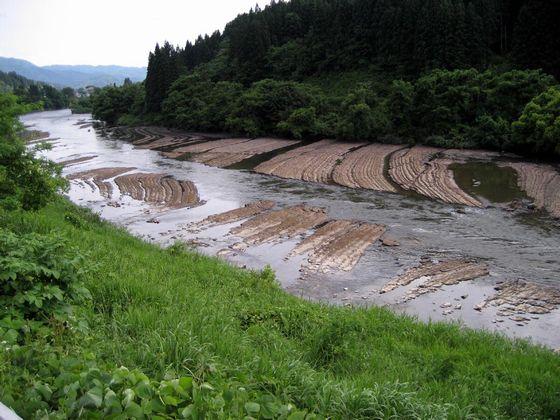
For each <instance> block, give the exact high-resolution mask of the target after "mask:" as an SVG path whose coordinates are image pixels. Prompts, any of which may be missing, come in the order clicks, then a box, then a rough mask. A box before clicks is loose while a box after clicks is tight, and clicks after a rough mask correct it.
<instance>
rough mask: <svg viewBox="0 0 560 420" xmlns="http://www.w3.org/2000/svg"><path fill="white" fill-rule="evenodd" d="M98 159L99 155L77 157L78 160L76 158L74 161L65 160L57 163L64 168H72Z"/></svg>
mask: <svg viewBox="0 0 560 420" xmlns="http://www.w3.org/2000/svg"><path fill="white" fill-rule="evenodd" d="M96 157H97V155H93V156H82V157H77V158H74V159H67V160H63V161H60V162H57V163H58V164H59V165H62V166H71V165H75V164H77V163H82V162H87V161H88V160H92V159H95V158H96Z"/></svg>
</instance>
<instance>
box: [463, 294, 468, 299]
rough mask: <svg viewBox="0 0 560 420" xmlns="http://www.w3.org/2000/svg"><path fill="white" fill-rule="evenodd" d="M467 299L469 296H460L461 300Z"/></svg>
mask: <svg viewBox="0 0 560 420" xmlns="http://www.w3.org/2000/svg"><path fill="white" fill-rule="evenodd" d="M468 297H469V295H461V299H466V298H468Z"/></svg>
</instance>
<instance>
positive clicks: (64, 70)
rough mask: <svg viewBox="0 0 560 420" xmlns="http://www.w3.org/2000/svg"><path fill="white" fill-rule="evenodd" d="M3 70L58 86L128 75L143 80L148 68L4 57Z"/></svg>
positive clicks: (95, 83)
mask: <svg viewBox="0 0 560 420" xmlns="http://www.w3.org/2000/svg"><path fill="white" fill-rule="evenodd" d="M0 70H1V71H4V72H10V71H15V72H16V73H18V74H20V75H22V76H24V77H27V78H29V79H33V80H38V81H41V82H46V83H50V84H52V85H55V86H58V87H64V86H70V87H73V88H79V87H85V86H89V85H92V86H98V87H102V86H106V85H109V84H113V83H116V84H118V85H120V84H122V83H123V81H124V79H125V78H127V77H128V78H129V79H130V80H132V81H133V82H139V81H142V80H144V79H145V77H146V68H145V67H123V66H87V65H76V66H70V65H52V66H43V67H40V66H36V65H35V64H33V63H30V62H29V61H26V60H20V59H17V58H6V57H0Z"/></svg>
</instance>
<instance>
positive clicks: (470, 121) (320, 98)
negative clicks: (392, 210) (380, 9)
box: [118, 69, 555, 155]
mask: <svg viewBox="0 0 560 420" xmlns="http://www.w3.org/2000/svg"><path fill="white" fill-rule="evenodd" d="M352 80H353V79H352ZM343 83H344V85H345V86H346V90H345V92H344V93H341V91H340V90H338V89H336V88H333V83H332V81H327V82H326V83H324V84H321V83H319V81H318V80H317V79H315V80H313V83H298V82H291V81H279V80H272V79H265V80H261V81H259V82H255V83H253V84H252V85H250V86H249V87H243V86H242V85H241V84H239V83H234V82H226V81H221V82H215V81H213V80H211V79H210V78H209V77H208V76H205V75H202V73H200V72H199V71H197V72H194V73H193V74H190V75H187V76H183V77H181V78H179V79H178V80H177V81H176V82H175V83H174V84H173V85H172V86H171V88H170V90H169V96H168V97H167V99H166V100H165V101H164V103H163V111H162V113H161V114H158V115H160V117H161V119H163V121H165V122H167V124H169V125H172V126H175V127H180V128H183V129H187V130H204V131H226V130H227V131H233V132H235V133H239V134H244V135H249V136H260V135H279V136H289V137H293V138H297V139H316V138H321V137H323V138H326V137H336V138H339V139H346V140H362V141H363V140H369V141H379V142H389V143H402V142H412V143H419V144H423V143H424V144H426V143H427V144H432V145H436V146H442V147H461V148H486V149H495V150H504V151H517V152H521V153H526V154H537V155H538V154H540V155H544V154H546V153H547V150H548V151H549V150H553V149H554V147H555V146H553V147H552V148H550V147H549V148H548V149H547V147H546V146H543V147H541V146H538V147H537V146H535V147H517V146H515V147H514V143H519V141H518V140H515V141H512V140H511V137H512V123H513V122H514V121H516V120H517V119H518V118H519V117H520V116H521V114H522V112H523V109H524V108H525V106H526V105H527V104H528V103H529V102H530V101H531V100H532V99H533V98H535V97H536V96H538V95H540V94H541V93H543V92H544V91H546V90H547V89H548V88H549V87H551V86H554V84H555V80H554V78H552V77H551V76H549V75H546V74H544V73H542V72H541V71H537V70H527V71H520V70H511V71H497V70H486V71H484V72H480V71H478V70H475V69H469V70H442V69H437V70H432V71H430V72H428V73H426V74H424V75H423V76H421V77H420V78H418V79H417V80H413V81H404V80H394V81H393V82H392V83H387V82H386V81H385V82H382V81H381V80H376V79H375V78H374V77H372V78H371V81H370V82H367V83H356V81H355V80H354V81H353V82H352V83H350V84H347V82H346V81H343ZM321 85H323V87H322V88H321V87H320V86H321ZM349 86H351V87H349ZM331 90H333V91H334V92H336V93H334V94H330V93H329V92H330V91H331ZM129 111H130V112H132V111H131V110H129ZM124 115H125V118H122V119H120V120H118V122H119V123H121V124H135V123H138V122H139V121H140V119H141V116H140V115H138V114H134V113H132V114H124ZM549 137H550V136H549ZM549 137H546V138H544V137H543V139H542V141H547V142H552V143H554V142H553V141H552V140H550V138H549ZM528 139H529V140H528V141H529V142H532V141H533V140H532V139H533V137H532V136H528Z"/></svg>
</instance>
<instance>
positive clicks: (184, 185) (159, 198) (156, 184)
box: [115, 173, 202, 208]
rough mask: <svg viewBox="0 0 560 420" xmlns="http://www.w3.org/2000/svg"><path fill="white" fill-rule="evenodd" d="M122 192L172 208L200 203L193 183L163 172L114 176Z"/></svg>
mask: <svg viewBox="0 0 560 420" xmlns="http://www.w3.org/2000/svg"><path fill="white" fill-rule="evenodd" d="M115 183H116V184H117V186H118V187H119V190H120V191H121V193H122V194H126V195H129V196H131V197H132V198H133V199H135V200H141V201H145V202H147V203H151V204H157V205H163V206H166V207H172V208H181V207H193V206H197V205H200V204H202V203H201V201H200V197H199V195H198V190H197V188H196V186H195V185H194V183H192V182H191V181H185V180H176V179H175V178H172V177H171V176H169V175H165V174H151V173H133V174H128V175H122V176H119V177H117V178H115Z"/></svg>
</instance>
